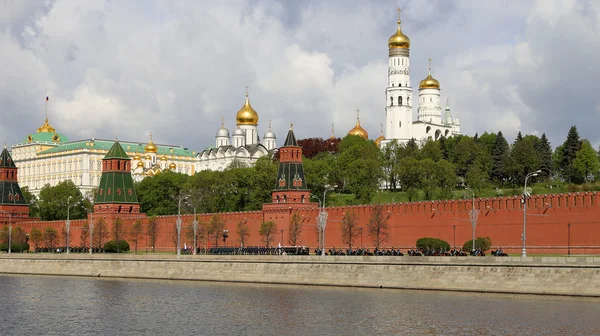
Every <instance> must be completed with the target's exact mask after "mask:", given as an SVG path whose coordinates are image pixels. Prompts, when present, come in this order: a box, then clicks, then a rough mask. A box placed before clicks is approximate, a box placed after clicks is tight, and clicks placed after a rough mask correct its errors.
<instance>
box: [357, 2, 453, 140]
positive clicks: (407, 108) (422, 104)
mask: <svg viewBox="0 0 600 336" xmlns="http://www.w3.org/2000/svg"><path fill="white" fill-rule="evenodd" d="M398 12H400V10H398ZM400 22H401V21H400V17H398V28H397V30H396V33H395V34H394V35H392V36H391V37H390V38H389V39H388V50H389V59H388V80H387V88H386V90H385V95H386V103H385V106H386V107H385V123H383V124H382V127H381V135H380V136H379V138H377V139H376V140H375V143H376V144H377V145H381V146H385V144H387V143H389V142H390V141H393V140H396V141H398V142H399V143H406V142H408V141H409V140H410V139H412V138H414V139H415V140H417V142H422V141H426V140H428V139H431V140H437V139H439V138H440V137H442V136H444V137H450V136H453V135H458V134H460V121H459V119H458V115H457V116H456V117H454V118H453V117H452V114H451V113H450V104H449V102H448V101H447V102H446V107H445V109H442V107H441V100H440V91H441V87H440V82H439V81H438V80H437V79H435V78H434V77H433V76H432V75H431V59H429V71H428V74H427V77H425V78H424V79H423V80H421V82H420V83H419V97H418V99H417V104H418V108H417V118H416V119H417V120H414V118H413V103H414V99H413V88H412V85H411V81H410V57H409V54H410V39H409V37H408V36H406V35H405V34H404V33H403V32H402V29H401V27H400ZM348 134H353V135H358V136H361V137H363V138H365V139H368V133H367V131H365V130H364V129H363V128H362V127H361V125H360V118H359V115H358V111H357V119H356V125H355V126H354V128H352V129H351V130H350V132H348Z"/></svg>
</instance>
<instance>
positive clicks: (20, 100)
mask: <svg viewBox="0 0 600 336" xmlns="http://www.w3.org/2000/svg"><path fill="white" fill-rule="evenodd" d="M8 3H9V4H10V5H11V6H10V7H8V6H7V7H6V8H5V7H4V6H3V13H2V14H0V49H1V50H2V51H3V52H2V53H0V62H2V64H3V67H2V68H0V76H1V77H2V78H3V81H0V106H1V107H2V109H3V110H2V115H3V116H5V120H4V122H3V123H2V125H0V131H1V132H2V133H3V134H4V135H5V137H6V140H8V141H9V142H11V143H16V142H19V141H20V140H22V139H23V138H24V137H25V136H26V135H27V134H28V133H30V132H33V131H35V129H36V128H37V127H39V126H40V125H41V123H42V121H43V115H44V96H45V94H46V91H48V92H49V94H50V99H51V100H50V104H49V109H48V111H49V115H50V121H51V123H52V125H53V126H54V127H55V128H56V129H57V130H59V131H60V132H61V133H63V134H66V135H67V136H69V138H70V139H78V138H84V137H91V136H95V137H96V138H115V137H119V138H121V139H125V140H133V141H145V140H146V139H147V133H148V132H150V131H152V132H153V134H154V135H155V139H156V141H158V142H161V143H170V144H181V145H184V146H186V147H189V148H190V149H192V150H196V151H198V150H202V149H203V148H205V147H207V146H209V145H213V144H214V134H215V132H216V130H217V129H218V128H219V127H220V121H221V116H223V117H224V119H225V124H226V126H227V127H228V128H230V129H231V128H233V127H235V113H236V112H237V110H238V109H239V108H240V107H241V106H242V105H243V101H244V94H245V87H246V86H249V91H250V99H251V102H252V105H253V107H254V108H255V109H256V110H257V111H258V113H259V115H260V125H259V131H260V132H261V133H262V132H264V131H266V129H267V125H268V122H267V120H269V119H271V120H272V123H273V129H274V131H275V132H276V134H277V135H278V136H279V139H280V142H281V141H282V140H283V137H284V136H285V132H286V131H287V127H288V125H289V123H290V122H293V123H294V125H295V127H294V128H295V130H296V132H297V133H298V136H299V137H313V136H317V137H318V136H322V137H327V136H329V134H330V125H331V123H335V124H336V135H338V136H342V135H344V134H345V133H346V132H347V131H348V130H349V129H350V128H352V127H353V126H354V123H355V120H356V119H355V116H356V112H355V111H356V109H357V108H360V109H361V124H362V125H363V126H364V127H365V128H366V129H367V130H368V131H369V133H370V135H371V137H372V138H376V137H377V136H378V134H379V125H380V123H382V122H383V121H384V118H385V110H384V107H385V96H384V91H385V86H386V76H387V45H386V43H387V38H388V37H389V36H390V35H391V34H393V32H394V30H395V20H396V12H395V8H396V7H397V6H398V2H397V1H377V2H353V3H352V6H350V5H348V2H346V1H327V2H322V1H294V2H286V1H283V2H274V1H252V2H249V1H214V2H209V1H178V2H162V1H153V2H151V1H108V0H107V1H101V0H98V1H86V2H81V1H70V0H55V1H50V2H40V3H37V2H27V1H25V2H17V1H14V2H13V1H9V2H8ZM399 5H400V6H401V7H402V8H403V9H404V11H403V13H402V22H403V23H402V25H403V30H404V32H405V33H406V34H407V35H409V36H410V38H411V73H412V76H411V79H412V85H413V88H414V89H415V95H416V94H418V90H417V89H418V82H419V81H420V80H421V79H422V78H424V77H425V76H426V74H427V58H429V57H431V58H433V60H434V61H433V75H434V76H435V77H436V78H437V79H439V80H440V82H441V85H442V97H443V98H444V99H445V98H449V99H450V103H451V107H452V111H453V113H458V114H459V115H460V119H461V124H462V127H463V132H464V133H465V134H470V135H473V134H475V133H480V134H481V133H482V132H484V131H491V132H495V131H498V130H501V131H503V133H505V135H506V136H507V138H509V139H510V138H511V137H514V135H516V133H517V131H518V130H521V131H523V132H524V133H534V134H541V133H543V132H545V133H547V134H548V136H549V138H550V140H551V141H552V143H553V145H555V146H556V145H559V144H560V143H562V141H564V138H565V136H566V132H567V131H568V128H569V126H570V125H572V124H576V125H578V127H579V130H580V134H581V136H582V137H585V138H589V139H590V140H591V141H592V143H594V144H595V145H597V144H598V143H599V142H600V136H599V135H597V132H594V129H593V125H594V124H595V123H594V122H595V120H596V119H597V115H598V112H597V111H598V108H599V106H600V102H599V99H598V98H597V95H596V94H595V81H596V78H598V76H599V75H600V73H599V72H600V70H598V69H600V67H598V65H599V62H600V61H598V60H597V57H596V53H597V50H600V39H599V38H598V37H599V35H600V29H599V27H598V13H599V12H600V8H599V5H598V3H597V2H594V1H591V0H589V1H588V0H581V1H558V0H557V1H537V2H532V1H520V2H514V1H483V2H472V1H462V0H461V1H459V0H457V1H427V2H425V1H418V2H408V1H400V3H399ZM5 9H6V10H5ZM415 113H416V107H415Z"/></svg>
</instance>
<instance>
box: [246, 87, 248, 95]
mask: <svg viewBox="0 0 600 336" xmlns="http://www.w3.org/2000/svg"><path fill="white" fill-rule="evenodd" d="M246 97H248V86H246Z"/></svg>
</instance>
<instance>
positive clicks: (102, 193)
mask: <svg viewBox="0 0 600 336" xmlns="http://www.w3.org/2000/svg"><path fill="white" fill-rule="evenodd" d="M94 212H95V213H99V214H115V215H117V214H118V215H119V216H121V215H122V214H139V213H140V204H139V202H138V199H137V194H136V193H135V188H134V187H133V179H132V178H131V159H130V158H129V156H128V155H127V153H125V150H124V149H123V147H121V144H120V143H119V140H117V141H115V143H114V144H113V145H112V147H111V148H110V150H109V151H108V153H106V156H105V157H104V159H102V177H101V178H100V185H99V186H98V190H97V192H96V202H95V204H94Z"/></svg>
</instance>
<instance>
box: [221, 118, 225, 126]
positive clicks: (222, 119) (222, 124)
mask: <svg viewBox="0 0 600 336" xmlns="http://www.w3.org/2000/svg"><path fill="white" fill-rule="evenodd" d="M224 127H225V117H224V116H221V128H224Z"/></svg>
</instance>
